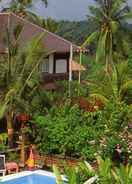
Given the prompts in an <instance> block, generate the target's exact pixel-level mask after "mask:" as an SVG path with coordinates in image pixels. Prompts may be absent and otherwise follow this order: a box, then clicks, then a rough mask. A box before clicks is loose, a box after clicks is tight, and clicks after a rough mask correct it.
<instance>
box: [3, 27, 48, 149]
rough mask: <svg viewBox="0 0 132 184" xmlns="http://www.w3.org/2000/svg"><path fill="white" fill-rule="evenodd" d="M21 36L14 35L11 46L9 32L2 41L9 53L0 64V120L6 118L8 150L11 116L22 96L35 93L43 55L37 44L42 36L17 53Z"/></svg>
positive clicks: (17, 108) (12, 116) (18, 105)
mask: <svg viewBox="0 0 132 184" xmlns="http://www.w3.org/2000/svg"><path fill="white" fill-rule="evenodd" d="M19 31H20V30H19ZM20 32H21V31H20ZM20 32H18V31H17V34H15V33H16V32H14V34H15V35H14V38H15V39H16V41H15V44H14V43H12V40H11V37H10V33H9V31H7V35H6V36H5V38H6V44H7V48H8V53H7V56H5V57H1V62H0V65H1V67H0V68H1V72H0V80H1V83H0V88H1V96H0V108H1V109H0V112H1V114H0V115H1V118H2V117H3V116H4V115H5V116H6V119H7V128H8V133H9V136H10V138H9V144H10V146H12V145H11V144H12V140H11V139H12V132H13V125H12V123H13V118H14V115H15V113H17V112H19V111H20V109H19V108H20V104H22V103H23V100H24V98H23V96H25V95H26V93H28V92H29V91H32V90H33V89H35V87H36V86H37V85H38V84H39V80H38V77H39V75H38V74H39V73H38V72H37V71H38V66H39V63H40V62H41V61H42V57H43V56H44V54H46V53H44V52H41V49H42V46H41V44H40V40H41V38H42V37H43V36H44V35H40V36H39V37H38V38H36V39H34V40H32V41H31V43H29V44H28V45H27V46H26V47H25V48H24V49H23V50H21V51H20V50H19V45H18V42H17V40H18V38H19V34H20ZM28 95H29V93H28ZM23 104H24V103H23ZM23 109H24V108H23Z"/></svg>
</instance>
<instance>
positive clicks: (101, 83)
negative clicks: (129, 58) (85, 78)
mask: <svg viewBox="0 0 132 184" xmlns="http://www.w3.org/2000/svg"><path fill="white" fill-rule="evenodd" d="M89 87H90V97H92V98H94V99H100V100H101V101H102V102H104V103H107V102H108V101H109V100H110V99H113V100H115V101H116V102H122V101H125V102H126V103H128V104H130V103H131V97H132V93H131V94H130V96H129V97H128V92H130V91H131V89H132V79H131V74H130V68H129V65H128V62H121V63H118V64H115V66H114V70H113V71H112V72H111V73H110V74H109V73H106V71H105V69H104V67H102V70H100V71H98V73H96V78H95V76H94V80H93V81H92V82H91V83H90V84H89Z"/></svg>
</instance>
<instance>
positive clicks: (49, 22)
mask: <svg viewBox="0 0 132 184" xmlns="http://www.w3.org/2000/svg"><path fill="white" fill-rule="evenodd" d="M27 19H28V20H30V21H31V22H33V23H34V24H37V25H39V26H40V27H42V28H45V29H47V30H48V31H50V32H52V33H55V32H56V31H57V30H58V23H57V22H56V21H55V20H53V19H52V18H51V17H48V18H47V19H44V18H42V17H40V16H37V15H36V14H34V13H32V12H29V13H27Z"/></svg>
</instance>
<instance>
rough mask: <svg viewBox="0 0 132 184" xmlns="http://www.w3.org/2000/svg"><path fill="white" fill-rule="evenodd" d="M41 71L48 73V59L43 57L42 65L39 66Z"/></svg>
mask: <svg viewBox="0 0 132 184" xmlns="http://www.w3.org/2000/svg"><path fill="white" fill-rule="evenodd" d="M41 71H42V72H44V73H49V59H48V58H47V59H44V61H43V63H42V66H41Z"/></svg>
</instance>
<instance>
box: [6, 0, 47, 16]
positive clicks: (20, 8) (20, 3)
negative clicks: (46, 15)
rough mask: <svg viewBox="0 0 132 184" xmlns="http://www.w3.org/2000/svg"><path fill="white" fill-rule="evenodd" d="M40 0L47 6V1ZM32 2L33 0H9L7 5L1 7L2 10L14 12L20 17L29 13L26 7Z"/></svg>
mask: <svg viewBox="0 0 132 184" xmlns="http://www.w3.org/2000/svg"><path fill="white" fill-rule="evenodd" d="M41 1H42V2H43V3H44V5H45V6H46V7H47V5H48V1H47V0H41ZM32 4H33V0H11V1H10V4H9V7H7V8H3V9H2V12H4V11H6V12H7V11H8V12H14V13H16V14H17V15H19V16H21V17H27V16H28V15H30V11H29V10H28V9H27V8H29V7H31V6H32Z"/></svg>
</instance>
